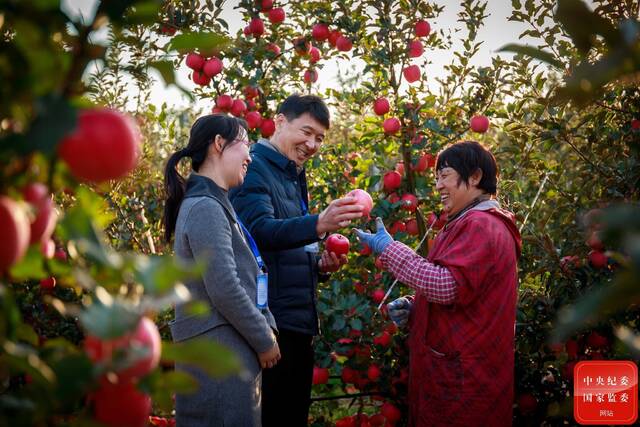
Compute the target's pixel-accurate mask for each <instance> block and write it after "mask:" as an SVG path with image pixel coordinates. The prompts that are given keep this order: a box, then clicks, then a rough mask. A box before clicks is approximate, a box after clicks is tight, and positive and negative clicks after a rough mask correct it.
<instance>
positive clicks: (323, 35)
mask: <svg viewBox="0 0 640 427" xmlns="http://www.w3.org/2000/svg"><path fill="white" fill-rule="evenodd" d="M311 37H313V39H314V40H316V41H319V42H321V41H324V40H326V39H328V38H329V27H328V26H327V25H325V24H315V25H314V26H313V27H312V28H311Z"/></svg>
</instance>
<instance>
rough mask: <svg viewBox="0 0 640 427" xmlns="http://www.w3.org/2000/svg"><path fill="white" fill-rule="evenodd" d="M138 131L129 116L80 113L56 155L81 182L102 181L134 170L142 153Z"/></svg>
mask: <svg viewBox="0 0 640 427" xmlns="http://www.w3.org/2000/svg"><path fill="white" fill-rule="evenodd" d="M141 145H142V144H141V141H140V130H139V129H138V126H137V125H136V122H135V121H134V120H133V119H131V117H129V116H127V115H124V114H122V113H120V112H118V111H115V110H110V109H106V108H94V109H88V110H82V111H80V114H79V115H78V125H77V127H76V129H74V131H73V132H72V133H71V134H69V135H67V136H66V137H65V138H64V139H63V140H62V141H61V142H60V144H59V145H58V154H59V155H60V157H61V158H62V159H63V160H64V161H65V163H66V164H67V166H69V169H70V170H71V173H72V174H73V175H74V176H75V177H76V178H79V179H81V180H85V181H93V182H103V181H108V180H110V179H118V178H121V177H123V176H125V175H127V174H128V173H129V172H131V171H132V170H133V168H135V167H136V164H137V163H138V159H139V157H140V152H141Z"/></svg>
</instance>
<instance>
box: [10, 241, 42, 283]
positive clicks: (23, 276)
mask: <svg viewBox="0 0 640 427" xmlns="http://www.w3.org/2000/svg"><path fill="white" fill-rule="evenodd" d="M10 271H11V275H12V276H13V277H14V279H16V280H17V281H22V280H27V279H42V278H44V277H46V276H47V273H46V271H45V270H44V262H43V259H42V252H41V251H40V245H39V244H34V245H31V246H29V249H28V250H27V253H26V255H25V256H24V257H23V258H22V259H21V260H20V261H19V262H18V263H17V264H14V265H13V266H12V267H11V270H10Z"/></svg>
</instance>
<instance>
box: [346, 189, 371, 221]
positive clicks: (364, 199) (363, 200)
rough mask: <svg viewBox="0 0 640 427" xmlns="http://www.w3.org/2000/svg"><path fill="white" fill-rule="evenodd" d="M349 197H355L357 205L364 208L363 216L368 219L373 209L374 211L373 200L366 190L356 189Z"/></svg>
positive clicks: (348, 194)
mask: <svg viewBox="0 0 640 427" xmlns="http://www.w3.org/2000/svg"><path fill="white" fill-rule="evenodd" d="M347 197H353V198H355V199H356V203H357V204H358V205H360V206H362V215H364V216H366V217H368V216H369V213H370V212H371V209H373V199H372V198H371V196H370V195H369V193H367V192H366V191H364V190H360V189H359V188H358V189H355V190H352V191H350V192H349V193H347Z"/></svg>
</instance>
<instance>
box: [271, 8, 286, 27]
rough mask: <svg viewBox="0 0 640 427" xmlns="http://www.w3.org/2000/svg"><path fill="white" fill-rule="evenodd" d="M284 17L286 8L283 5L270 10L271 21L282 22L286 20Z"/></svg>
mask: <svg viewBox="0 0 640 427" xmlns="http://www.w3.org/2000/svg"><path fill="white" fill-rule="evenodd" d="M284 18H285V13H284V9H283V8H281V7H276V8H275V9H271V10H270V11H269V21H271V23H272V24H280V23H282V22H283V21H284Z"/></svg>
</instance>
